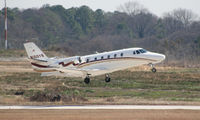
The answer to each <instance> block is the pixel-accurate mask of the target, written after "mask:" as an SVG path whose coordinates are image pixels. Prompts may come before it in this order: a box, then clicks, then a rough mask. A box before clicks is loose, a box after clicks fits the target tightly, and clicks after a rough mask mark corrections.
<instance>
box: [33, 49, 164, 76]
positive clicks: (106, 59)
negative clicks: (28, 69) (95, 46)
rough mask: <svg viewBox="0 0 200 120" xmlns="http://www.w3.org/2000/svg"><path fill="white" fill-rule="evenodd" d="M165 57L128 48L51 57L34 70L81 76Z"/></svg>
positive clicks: (154, 62) (111, 70)
mask: <svg viewBox="0 0 200 120" xmlns="http://www.w3.org/2000/svg"><path fill="white" fill-rule="evenodd" d="M164 59H165V55H163V54H158V53H154V52H150V51H146V50H145V49H142V48H128V49H122V50H116V51H110V52H103V53H97V54H91V55H85V56H74V57H69V58H62V59H52V60H49V61H50V62H51V64H49V63H50V62H48V64H49V66H48V67H46V68H45V67H44V68H39V69H38V67H37V66H35V67H36V68H35V70H40V71H41V72H42V71H46V70H55V71H60V72H61V73H65V76H73V77H82V76H85V75H86V74H91V76H96V75H101V74H105V73H111V72H114V71H118V70H123V69H127V68H130V67H134V66H140V65H144V64H156V63H159V62H161V61H163V60H164Z"/></svg>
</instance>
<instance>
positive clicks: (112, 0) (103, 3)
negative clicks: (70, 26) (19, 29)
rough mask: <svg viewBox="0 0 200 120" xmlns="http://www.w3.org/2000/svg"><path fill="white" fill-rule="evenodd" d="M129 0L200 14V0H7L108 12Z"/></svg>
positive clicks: (0, 4) (159, 9) (155, 8)
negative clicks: (84, 7)
mask: <svg viewBox="0 0 200 120" xmlns="http://www.w3.org/2000/svg"><path fill="white" fill-rule="evenodd" d="M128 1H137V2H139V3H140V4H142V5H143V6H144V7H145V8H147V9H148V10H149V11H150V12H152V13H154V14H156V15H158V16H162V15H163V13H166V12H170V11H172V10H173V9H177V8H186V9H190V10H192V11H193V12H194V13H196V14H198V16H200V0H7V6H8V7H10V8H14V7H18V8H20V9H27V8H40V7H41V6H43V5H44V4H50V5H62V6H63V7H65V8H71V7H80V6H82V5H87V6H89V7H90V8H92V9H93V10H96V9H103V10H104V11H106V12H108V11H110V12H113V11H115V10H117V7H118V6H119V5H121V4H124V3H126V2H128ZM3 6H4V0H1V1H0V8H1V9H2V8H3Z"/></svg>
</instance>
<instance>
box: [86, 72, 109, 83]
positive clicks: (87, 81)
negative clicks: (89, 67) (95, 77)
mask: <svg viewBox="0 0 200 120" xmlns="http://www.w3.org/2000/svg"><path fill="white" fill-rule="evenodd" d="M90 75H91V74H87V75H86V77H85V79H84V82H85V84H89V83H90ZM110 80H111V78H110V76H109V74H106V75H105V82H107V83H108V82H110Z"/></svg>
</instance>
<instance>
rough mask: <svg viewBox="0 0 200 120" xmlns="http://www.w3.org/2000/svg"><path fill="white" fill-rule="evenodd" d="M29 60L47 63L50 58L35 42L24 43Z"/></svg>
mask: <svg viewBox="0 0 200 120" xmlns="http://www.w3.org/2000/svg"><path fill="white" fill-rule="evenodd" d="M24 47H25V49H26V52H27V55H28V58H29V59H32V60H38V61H44V62H45V61H47V60H48V57H47V56H46V55H45V54H44V53H43V52H42V51H41V50H40V49H39V48H38V46H37V45H35V43H33V42H28V43H24Z"/></svg>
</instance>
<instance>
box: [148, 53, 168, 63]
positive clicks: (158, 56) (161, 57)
mask: <svg viewBox="0 0 200 120" xmlns="http://www.w3.org/2000/svg"><path fill="white" fill-rule="evenodd" d="M150 56H151V57H150V58H151V59H153V60H155V61H156V62H155V63H159V62H161V61H163V60H165V55H163V54H158V53H150Z"/></svg>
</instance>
